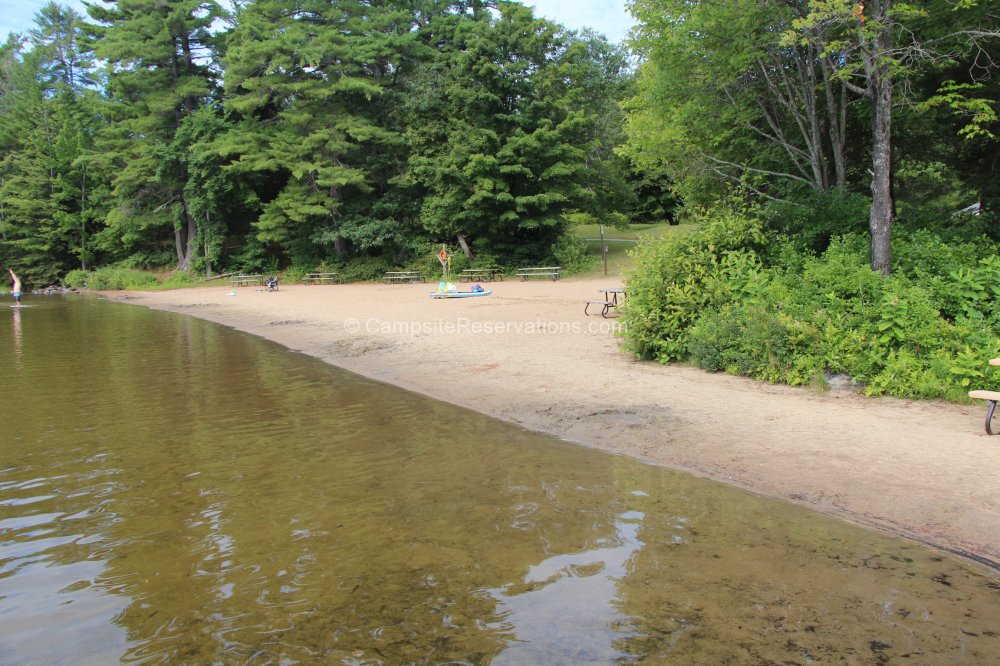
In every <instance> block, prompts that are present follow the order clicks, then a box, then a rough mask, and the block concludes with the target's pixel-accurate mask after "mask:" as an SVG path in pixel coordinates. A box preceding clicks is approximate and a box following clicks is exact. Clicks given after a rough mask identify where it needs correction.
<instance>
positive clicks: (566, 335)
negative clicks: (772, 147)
mask: <svg viewBox="0 0 1000 666" xmlns="http://www.w3.org/2000/svg"><path fill="white" fill-rule="evenodd" d="M434 286H435V285H434V284H403V285H381V284H350V285H313V286H303V285H287V286H286V285H282V286H281V288H280V290H279V291H277V292H272V293H268V292H265V291H263V290H262V289H260V288H256V287H242V288H238V289H236V290H235V292H236V295H235V296H229V295H228V294H229V292H230V290H229V289H228V288H223V287H206V288H200V289H181V290H175V291H164V292H129V293H118V294H109V295H108V296H109V298H112V299H118V300H122V301H124V302H128V303H133V304H138V305H143V306H147V307H151V308H155V309H160V310H167V311H172V312H179V313H183V314H187V315H192V316H195V317H200V318H203V319H207V320H210V321H214V322H218V323H220V324H225V325H227V326H231V327H233V328H235V329H238V330H242V331H246V332H249V333H252V334H255V335H259V336H262V337H264V338H267V339H270V340H273V341H275V342H278V343H280V344H282V345H284V346H286V347H288V348H290V349H293V350H297V351H301V352H303V353H306V354H309V355H312V356H315V357H317V358H320V359H322V360H324V361H326V362H328V363H331V364H333V365H336V366H339V367H342V368H344V369H347V370H350V371H352V372H355V373H358V374H361V375H364V376H366V377H370V378H372V379H376V380H379V381H383V382H388V383H391V384H395V385H398V386H401V387H403V388H406V389H410V390H413V391H417V392H420V393H423V394H426V395H429V396H431V397H434V398H437V399H439V400H444V401H447V402H451V403H455V404H458V405H462V406H465V407H468V408H470V409H474V410H477V411H480V412H483V413H485V414H489V415H491V416H494V417H497V418H500V419H503V420H505V421H509V422H511V423H516V424H519V425H521V426H524V427H526V428H529V429H532V430H538V431H542V432H546V433H549V434H552V435H554V436H556V437H559V438H561V439H565V440H570V441H573V442H578V443H580V444H582V445H586V446H593V447H596V448H599V449H603V450H606V451H609V452H613V453H620V454H624V455H629V456H633V457H635V458H639V459H642V460H645V461H648V462H650V463H653V464H658V465H666V466H668V467H671V468H674V469H679V470H683V471H687V472H691V473H693V474H696V475H699V476H703V477H708V478H711V479H714V480H717V481H720V482H723V483H728V484H731V485H735V486H739V487H741V488H745V489H748V490H751V491H753V492H756V493H760V494H762V495H766V496H770V497H775V498H781V499H785V500H787V501H789V502H792V503H795V504H799V505H802V506H805V507H808V508H810V509H813V510H816V511H819V512H822V513H825V514H830V515H836V516H840V517H842V518H845V519H847V520H849V521H852V522H855V523H859V524H863V525H867V526H870V527H874V528H877V529H880V530H885V531H888V532H892V533H895V534H898V535H902V536H905V537H907V538H910V539H914V540H916V541H920V542H922V543H926V544H928V545H932V546H935V547H937V548H941V549H944V550H949V551H952V552H957V553H960V554H964V555H967V556H969V557H972V558H973V559H976V560H978V561H980V562H981V563H983V564H986V565H988V566H991V567H994V568H1000V475H998V470H1000V437H998V438H995V439H994V438H990V437H989V436H987V435H986V434H985V432H984V430H983V418H984V416H985V408H984V407H983V406H981V405H974V406H963V405H951V404H946V403H942V402H937V401H919V402H918V401H908V400H898V399H889V398H867V397H864V396H860V395H855V394H852V393H848V392H843V391H828V392H826V393H817V392H814V391H810V390H807V389H803V388H793V387H787V386H772V385H768V384H764V383H760V382H755V381H752V380H748V379H744V378H740V377H732V376H728V375H724V374H709V373H706V372H704V371H702V370H699V369H696V368H691V367H685V366H664V365H659V364H656V363H650V362H644V361H637V360H635V359H634V358H633V357H631V356H630V355H629V354H627V353H626V352H624V351H622V350H621V344H620V339H619V338H618V337H616V335H615V331H614V329H615V328H616V327H617V326H618V325H619V322H618V321H617V320H615V319H604V318H602V317H601V316H600V315H599V314H597V315H594V314H593V313H594V308H593V307H591V310H590V311H591V313H592V314H591V315H590V316H587V315H585V314H584V304H585V302H586V301H587V300H594V299H600V298H601V294H600V293H598V290H599V289H602V288H607V287H618V286H621V285H620V282H619V281H617V280H615V279H611V280H573V279H569V280H565V279H564V280H560V281H557V282H552V281H547V280H545V281H541V280H540V281H532V282H517V281H505V282H496V283H490V284H489V285H484V286H487V288H493V289H494V293H493V294H492V295H489V296H485V297H481V298H461V299H443V300H432V299H430V298H429V297H428V294H429V293H430V292H431V291H432V290H433V289H434ZM462 288H463V289H465V290H467V289H468V285H462ZM983 361H984V366H985V361H986V359H985V358H984V359H983ZM984 388H985V387H984Z"/></svg>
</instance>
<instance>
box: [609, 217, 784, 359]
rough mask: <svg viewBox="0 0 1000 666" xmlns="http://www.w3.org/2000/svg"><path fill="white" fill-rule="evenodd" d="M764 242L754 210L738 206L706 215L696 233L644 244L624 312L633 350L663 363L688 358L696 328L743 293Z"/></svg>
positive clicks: (629, 280)
mask: <svg viewBox="0 0 1000 666" xmlns="http://www.w3.org/2000/svg"><path fill="white" fill-rule="evenodd" d="M764 243H765V237H764V234H763V231H762V228H761V223H760V221H759V220H758V219H757V218H756V217H755V216H754V215H753V214H752V211H748V210H739V209H736V208H733V207H720V208H718V209H715V210H713V211H708V212H705V213H704V214H703V215H702V217H701V219H700V226H699V228H698V229H696V230H695V231H693V232H692V233H689V234H671V235H669V236H665V237H663V238H661V239H659V240H655V241H646V242H643V243H640V244H639V245H638V246H637V248H636V249H635V250H634V251H633V256H634V257H635V268H634V270H633V272H632V274H631V275H629V276H628V278H627V288H628V292H629V300H628V303H627V304H626V306H625V307H624V308H623V313H624V317H625V327H624V328H625V330H626V331H627V332H626V334H625V340H626V345H627V346H628V348H629V349H630V350H631V351H632V352H633V353H635V354H636V355H638V356H639V357H641V358H649V359H656V360H657V361H660V362H663V363H666V362H669V361H674V360H678V359H681V358H683V357H684V356H685V354H686V341H685V336H686V334H687V331H688V329H689V328H690V326H691V325H692V324H693V323H694V322H695V320H696V319H697V318H698V317H699V316H700V315H701V314H702V313H703V312H705V311H706V310H708V309H710V308H712V307H720V306H721V305H723V304H725V303H727V302H729V301H730V300H731V299H732V298H733V297H734V296H735V295H738V294H740V293H741V292H742V290H743V289H744V288H745V285H746V280H747V278H748V276H749V275H750V274H752V273H753V272H754V271H758V270H759V262H758V261H757V260H756V258H755V256H754V255H756V254H757V253H758V252H759V250H760V249H761V248H762V247H763V245H764ZM727 276H728V277H727ZM730 280H732V281H731V282H730Z"/></svg>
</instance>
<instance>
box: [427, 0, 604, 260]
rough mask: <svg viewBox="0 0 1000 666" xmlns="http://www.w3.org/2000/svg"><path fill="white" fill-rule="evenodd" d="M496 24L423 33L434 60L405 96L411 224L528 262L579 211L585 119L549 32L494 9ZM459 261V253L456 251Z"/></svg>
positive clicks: (447, 22) (490, 20)
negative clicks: (416, 204)
mask: <svg viewBox="0 0 1000 666" xmlns="http://www.w3.org/2000/svg"><path fill="white" fill-rule="evenodd" d="M497 6H498V10H499V16H497V17H494V16H492V15H489V14H480V15H478V16H475V15H473V16H469V15H466V14H458V15H454V16H450V17H446V18H444V19H441V20H438V21H437V22H436V24H435V25H434V30H432V31H431V34H432V35H433V38H434V41H435V45H436V46H437V48H438V49H439V50H440V56H439V57H438V58H437V59H435V60H434V61H432V62H429V63H427V64H426V65H425V66H424V67H423V68H422V69H421V70H420V71H419V72H418V73H417V74H416V75H415V77H414V78H413V80H412V82H411V83H410V89H409V90H408V93H407V100H408V106H407V111H408V113H409V115H410V118H411V124H410V129H409V131H408V133H407V139H408V141H409V142H410V144H411V146H412V149H413V156H412V157H411V159H410V165H411V174H410V177H411V178H412V180H413V181H414V182H415V183H417V184H419V185H420V186H421V187H424V188H426V190H427V196H426V197H425V199H424V202H423V205H422V211H421V221H422V223H423V225H424V226H425V227H426V228H427V230H428V231H429V232H430V233H432V234H433V235H435V236H436V237H437V238H439V239H442V240H443V239H452V238H457V239H458V240H459V242H460V243H462V244H463V245H466V246H467V242H466V239H471V240H472V241H474V242H476V243H481V244H482V246H483V247H488V248H490V249H492V250H493V251H494V252H495V253H498V254H501V255H505V256H507V257H514V256H517V255H522V256H529V255H534V256H539V255H545V254H547V253H548V250H549V248H550V247H551V246H552V244H553V243H554V242H555V240H556V239H557V238H558V237H559V235H560V234H561V233H562V232H563V231H564V229H565V227H566V223H567V221H566V218H565V213H566V212H568V211H570V210H573V209H577V208H580V207H582V206H584V205H585V203H586V202H587V201H588V198H589V196H590V193H589V192H588V190H587V188H586V187H584V183H585V173H584V171H585V158H586V156H587V155H588V154H589V152H590V141H589V140H588V139H589V137H588V131H587V130H588V123H589V122H590V121H591V120H592V118H591V117H589V116H588V114H587V113H586V111H584V110H582V109H574V108H573V104H572V100H571V99H570V96H569V95H568V90H569V88H570V86H571V83H570V81H571V75H572V71H571V68H570V67H569V66H568V65H567V64H566V63H565V62H563V61H561V59H560V56H561V55H562V54H563V53H564V50H565V42H564V39H563V36H562V35H561V34H560V29H559V27H558V26H556V25H555V24H553V23H550V22H548V21H544V20H541V19H536V18H535V17H534V16H533V15H532V12H531V10H530V9H529V8H527V7H524V6H523V5H520V4H516V3H509V2H500V3H498V5H497ZM467 252H469V250H467Z"/></svg>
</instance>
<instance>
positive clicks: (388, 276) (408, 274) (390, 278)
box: [382, 271, 425, 284]
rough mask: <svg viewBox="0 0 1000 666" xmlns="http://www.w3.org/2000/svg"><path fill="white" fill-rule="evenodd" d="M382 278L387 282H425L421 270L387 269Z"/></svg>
mask: <svg viewBox="0 0 1000 666" xmlns="http://www.w3.org/2000/svg"><path fill="white" fill-rule="evenodd" d="M382 279H383V280H385V283H386V284H393V283H395V284H403V283H404V282H410V283H414V282H425V280H424V276H423V275H421V274H420V271H386V273H385V275H383V276H382Z"/></svg>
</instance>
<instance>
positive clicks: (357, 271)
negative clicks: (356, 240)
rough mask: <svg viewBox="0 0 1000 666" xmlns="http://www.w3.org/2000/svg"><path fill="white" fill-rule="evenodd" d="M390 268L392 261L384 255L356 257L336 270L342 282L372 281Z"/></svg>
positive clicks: (391, 267)
mask: <svg viewBox="0 0 1000 666" xmlns="http://www.w3.org/2000/svg"><path fill="white" fill-rule="evenodd" d="M392 269H393V265H392V263H391V262H390V261H389V260H387V259H385V258H384V257H358V258H355V259H351V260H350V261H347V262H345V263H344V264H342V265H340V266H338V268H337V272H338V273H340V279H341V280H343V281H344V282H374V281H376V280H379V279H381V278H382V276H383V275H384V274H385V272H386V271H389V270H392Z"/></svg>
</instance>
